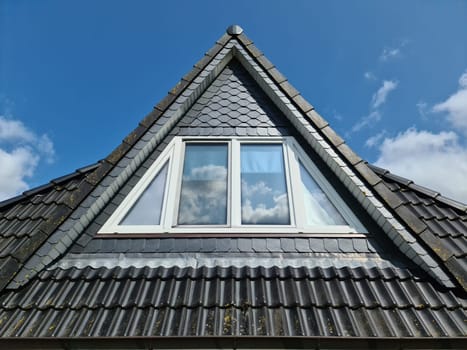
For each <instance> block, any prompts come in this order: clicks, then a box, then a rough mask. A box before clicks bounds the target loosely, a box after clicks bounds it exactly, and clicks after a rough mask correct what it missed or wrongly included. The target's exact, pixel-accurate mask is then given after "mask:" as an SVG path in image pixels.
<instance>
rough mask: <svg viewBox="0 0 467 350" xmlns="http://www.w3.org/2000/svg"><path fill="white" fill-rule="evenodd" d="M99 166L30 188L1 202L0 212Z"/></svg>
mask: <svg viewBox="0 0 467 350" xmlns="http://www.w3.org/2000/svg"><path fill="white" fill-rule="evenodd" d="M98 166H99V162H96V163H94V164H90V165H87V166H84V167H81V168H78V169H76V170H75V171H73V172H71V173H69V174H66V175H63V176H59V177H57V178H54V179H52V180H50V181H49V182H48V183H45V184H42V185H39V186H36V187H33V188H30V189H28V190H26V191H24V192H23V193H21V194H19V195H17V196H14V197H11V198H8V199H5V200H3V201H0V210H2V209H4V208H6V207H8V206H10V205H13V204H16V203H18V202H20V201H21V200H24V199H27V198H30V197H32V196H35V195H37V194H39V193H41V192H43V191H46V190H48V189H50V188H52V187H54V186H59V185H60V184H62V183H64V182H67V181H70V180H71V179H74V178H76V177H78V176H80V175H84V174H86V173H90V172H91V171H93V170H94V169H96V168H97V167H98Z"/></svg>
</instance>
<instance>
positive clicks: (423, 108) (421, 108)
mask: <svg viewBox="0 0 467 350" xmlns="http://www.w3.org/2000/svg"><path fill="white" fill-rule="evenodd" d="M415 106H416V107H417V110H418V114H420V116H421V117H422V118H423V119H426V118H427V116H426V113H427V107H428V104H427V103H426V102H425V101H419V102H418V103H417V104H416V105H415Z"/></svg>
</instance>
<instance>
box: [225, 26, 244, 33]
mask: <svg viewBox="0 0 467 350" xmlns="http://www.w3.org/2000/svg"><path fill="white" fill-rule="evenodd" d="M242 33H243V28H242V27H240V26H239V25H236V24H232V25H231V26H230V27H229V28H227V34H230V35H240V34H242Z"/></svg>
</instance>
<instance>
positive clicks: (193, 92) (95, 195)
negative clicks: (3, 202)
mask: <svg viewBox="0 0 467 350" xmlns="http://www.w3.org/2000/svg"><path fill="white" fill-rule="evenodd" d="M233 58H235V59H236V60H238V61H239V62H240V63H241V65H242V67H243V68H244V69H245V70H246V71H247V72H248V73H249V74H250V75H251V77H252V78H253V79H254V80H255V81H256V83H257V84H258V85H259V86H260V87H261V88H262V89H263V91H264V93H265V94H266V95H267V96H268V97H269V98H270V99H271V100H272V101H273V103H274V104H275V106H276V108H278V109H279V110H280V111H281V112H282V114H283V115H285V116H286V117H287V119H288V121H289V122H290V124H292V125H293V126H294V128H295V130H296V131H297V132H298V133H299V134H300V136H301V137H302V138H303V139H305V140H306V141H307V143H308V145H309V146H310V147H311V148H313V149H314V151H315V152H316V153H317V154H318V155H319V156H320V157H321V159H322V160H323V161H324V162H325V163H326V164H327V165H328V167H329V169H331V171H333V172H334V174H335V175H336V176H337V177H338V178H339V179H340V180H341V181H342V183H343V184H344V185H345V186H346V188H347V189H348V190H349V191H350V192H351V193H352V194H353V195H354V197H355V198H356V199H357V200H358V201H359V202H360V203H361V205H362V206H363V207H364V208H365V209H366V210H367V212H368V213H369V214H370V215H371V216H372V218H373V219H374V220H375V222H377V223H378V224H379V226H380V227H381V228H382V229H383V231H384V232H385V233H386V234H387V235H388V236H389V237H390V238H391V240H392V241H393V242H394V243H395V244H396V245H397V246H398V247H399V248H400V250H401V251H402V252H403V253H404V254H406V256H407V257H409V258H410V259H412V260H413V261H414V262H415V263H417V264H418V265H419V266H420V267H422V268H423V269H424V270H425V271H427V272H428V273H429V274H430V275H431V276H432V277H433V278H435V279H437V280H438V281H439V282H441V283H442V284H444V285H446V286H448V287H452V286H453V283H452V281H451V280H450V277H449V276H448V275H447V274H446V273H445V271H444V268H442V267H441V266H440V264H439V263H438V262H437V261H436V260H438V259H433V257H432V256H431V254H432V253H433V252H430V251H428V250H427V249H425V248H424V247H423V246H422V245H421V244H420V243H419V242H418V240H417V238H416V237H415V236H414V235H413V234H412V233H410V232H409V231H408V230H407V229H406V228H405V227H404V226H403V225H402V224H401V222H400V221H399V220H398V219H397V218H396V216H395V215H394V214H393V213H391V212H390V211H389V210H388V209H386V205H387V204H388V203H390V205H391V208H392V209H394V211H395V213H396V214H397V215H398V216H399V217H400V218H402V219H404V221H403V223H404V225H407V226H409V228H410V229H411V230H412V231H413V233H415V234H419V233H421V232H423V231H424V227H423V226H422V225H419V224H420V223H419V221H417V220H415V219H414V220H411V219H412V217H411V216H410V213H407V212H406V211H405V210H403V209H400V207H398V206H397V203H395V202H396V201H394V198H393V197H391V193H390V191H389V190H387V189H385V188H384V186H382V184H381V179H380V178H379V177H377V176H376V175H375V174H374V173H373V172H372V171H371V170H370V169H369V168H368V166H367V165H366V164H365V163H364V162H363V161H362V160H361V159H360V158H358V157H357V156H355V155H354V154H353V153H352V151H351V150H350V149H349V148H348V147H347V146H346V145H345V144H344V143H343V141H342V140H341V139H340V138H339V137H338V136H337V135H335V133H334V132H333V131H332V129H331V128H329V126H327V123H326V122H325V121H324V120H323V119H322V118H321V117H320V116H319V115H318V114H317V113H316V112H315V111H314V108H313V107H312V106H311V105H309V104H308V103H307V102H306V101H305V100H304V99H303V98H302V97H301V96H300V95H299V93H298V92H297V91H296V90H295V89H294V88H293V87H292V86H291V85H290V84H289V83H288V82H287V80H286V79H285V78H284V77H283V76H282V75H281V74H280V73H279V72H278V71H277V69H276V68H275V67H274V66H273V65H272V64H271V63H270V62H269V61H268V60H267V59H266V58H265V57H264V56H263V55H262V53H261V52H260V51H259V50H257V49H256V47H255V46H254V45H253V44H252V42H251V41H250V40H249V39H248V38H246V36H245V35H244V34H243V33H238V32H232V31H231V32H230V33H228V34H226V35H224V36H223V37H222V38H221V39H220V40H219V41H218V42H217V43H216V45H215V46H214V47H213V48H212V49H211V50H210V51H209V52H208V53H207V54H206V56H205V57H204V58H203V59H202V60H201V61H200V62H199V63H198V64H197V65H195V67H194V69H193V70H192V71H191V72H190V73H189V74H188V75H187V76H186V77H184V78H183V79H182V81H181V82H180V83H179V84H178V85H177V86H176V87H175V88H174V89H173V90H172V91H171V92H170V93H169V95H168V96H167V97H166V98H165V99H164V100H163V101H161V103H160V104H159V105H158V106H156V109H155V111H154V112H153V113H151V114H150V115H148V117H146V118H145V119H144V120H143V122H142V123H141V125H140V126H139V127H138V128H137V129H136V130H135V131H134V132H133V133H131V134H130V135H129V136H128V137H127V138H126V139H125V141H124V143H122V145H121V146H120V147H119V148H117V149H116V150H115V151H114V152H113V153H112V154H111V155H110V156H109V157H107V158H106V160H105V161H104V162H103V163H102V164H101V166H100V167H99V169H97V170H96V171H95V172H94V174H93V176H91V178H90V179H89V181H88V184H87V185H86V186H87V187H88V188H87V189H84V188H83V191H82V193H86V192H87V190H88V193H89V192H90V195H89V196H87V197H86V198H85V200H84V201H83V202H82V203H81V205H80V206H79V207H78V208H77V209H76V210H75V212H74V213H73V215H72V216H71V219H69V220H66V221H65V222H63V221H61V222H63V224H62V225H61V226H60V228H59V229H58V230H57V231H56V232H55V233H53V234H52V235H51V237H50V238H49V239H48V240H47V241H46V242H45V244H44V245H42V247H41V248H40V250H39V251H38V253H37V254H36V255H34V256H33V257H32V258H31V259H30V260H29V261H28V262H27V263H26V265H25V267H24V268H23V269H22V270H21V271H20V273H19V274H18V275H17V277H16V278H15V281H14V283H12V284H11V287H14V286H16V285H22V284H24V283H25V282H27V281H28V280H29V278H30V277H31V276H33V275H35V274H36V273H37V272H39V271H40V270H42V269H43V268H44V267H45V266H47V265H48V264H50V263H51V262H52V261H54V260H56V259H57V258H59V257H60V256H61V255H62V254H63V253H64V252H65V251H66V250H67V249H68V248H69V247H70V245H71V244H72V242H73V241H75V240H76V239H77V238H78V237H79V236H80V234H81V233H82V232H83V229H84V228H85V227H86V226H87V225H89V224H91V223H92V221H93V219H94V218H95V217H96V215H97V214H98V213H99V212H100V211H101V210H102V209H103V208H104V207H105V206H106V205H107V204H108V202H109V201H110V199H111V198H112V197H113V196H114V195H115V194H116V193H117V192H118V190H119V189H120V188H121V187H122V186H123V184H124V183H125V182H126V181H127V180H128V179H129V178H130V177H131V176H132V175H133V173H134V172H135V171H136V170H137V169H138V168H139V166H140V165H141V164H142V163H143V162H144V161H145V160H146V159H147V158H148V156H149V155H150V154H152V152H153V151H154V149H155V148H156V146H157V145H159V144H160V143H161V142H163V141H164V139H165V137H166V136H167V135H168V134H169V133H170V132H171V130H172V128H173V127H174V126H175V125H176V124H177V122H178V121H179V120H180V119H181V118H182V117H183V116H184V115H185V114H186V112H187V111H188V110H189V109H190V108H191V107H192V106H193V103H194V102H195V101H197V100H198V98H199V97H200V96H201V94H202V93H203V92H204V91H205V90H206V88H207V87H208V86H210V85H211V84H212V82H213V81H214V80H215V79H216V77H217V76H218V75H219V74H220V73H221V72H222V71H223V70H224V68H225V67H226V65H227V64H228V63H229V62H231V61H232V59H233ZM362 180H363V181H365V182H367V184H365V183H364V182H363V181H362ZM90 184H91V185H93V188H89V185H90ZM369 185H370V186H374V187H373V188H372V187H370V186H369ZM83 186H84V185H83ZM373 191H375V192H376V193H374V192H373ZM375 194H376V196H375ZM83 197H84V196H83ZM381 200H383V201H381ZM391 201H394V203H391ZM383 203H384V204H383ZM422 239H424V238H423V237H422ZM425 241H426V239H425ZM451 273H453V274H454V275H455V274H456V270H455V269H454V270H452V271H451Z"/></svg>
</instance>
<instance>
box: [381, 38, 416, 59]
mask: <svg viewBox="0 0 467 350" xmlns="http://www.w3.org/2000/svg"><path fill="white" fill-rule="evenodd" d="M408 43H409V41H408V40H402V41H401V42H400V44H399V45H398V46H396V47H389V46H386V47H384V48H383V51H382V52H381V55H380V56H379V59H380V61H383V62H387V61H390V60H392V59H395V58H398V57H401V56H402V49H403V48H404V47H405V46H406V45H407V44H408Z"/></svg>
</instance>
